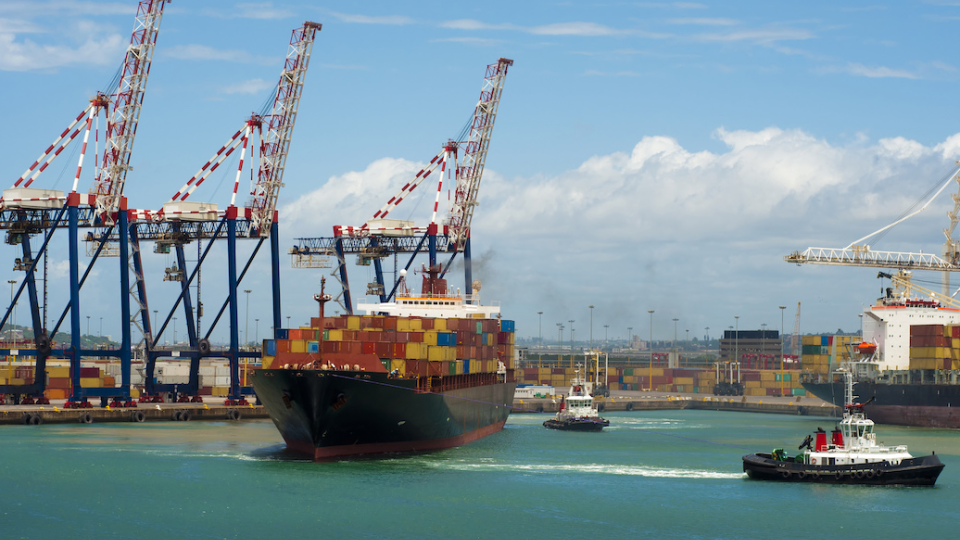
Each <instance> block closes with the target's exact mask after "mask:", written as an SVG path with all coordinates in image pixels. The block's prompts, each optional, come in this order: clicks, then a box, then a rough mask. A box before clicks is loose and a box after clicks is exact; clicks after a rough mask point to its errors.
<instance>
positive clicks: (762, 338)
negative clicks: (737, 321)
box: [757, 323, 767, 369]
mask: <svg viewBox="0 0 960 540" xmlns="http://www.w3.org/2000/svg"><path fill="white" fill-rule="evenodd" d="M766 344H767V323H760V354H766V350H767V348H766ZM757 361H758V362H759V361H760V355H757ZM757 369H763V368H760V367H759V366H758V367H757Z"/></svg>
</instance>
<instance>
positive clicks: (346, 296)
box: [334, 237, 353, 315]
mask: <svg viewBox="0 0 960 540" xmlns="http://www.w3.org/2000/svg"><path fill="white" fill-rule="evenodd" d="M334 247H336V250H337V259H339V261H340V283H341V285H343V309H345V310H346V311H347V315H353V300H352V299H351V298H350V281H349V280H347V264H346V257H344V255H343V238H341V237H337V241H336V243H335V244H334Z"/></svg>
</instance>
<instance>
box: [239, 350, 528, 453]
mask: <svg viewBox="0 0 960 540" xmlns="http://www.w3.org/2000/svg"><path fill="white" fill-rule="evenodd" d="M452 377H457V376H452ZM460 377H463V379H462V380H463V381H464V383H465V384H464V385H463V387H461V388H456V389H451V390H446V391H443V392H426V391H421V390H418V389H417V386H416V385H417V382H416V379H402V378H391V377H389V376H388V374H386V373H371V372H365V371H329V370H295V369H265V370H260V371H258V372H256V374H255V375H254V377H253V387H254V390H255V391H256V393H257V397H258V398H259V399H260V402H261V403H263V405H264V407H265V408H266V410H267V412H268V413H269V415H270V418H271V419H272V420H273V422H274V424H275V425H276V426H277V429H278V430H279V431H280V434H281V436H282V437H283V440H284V441H285V442H286V444H287V448H288V449H290V450H292V451H294V452H296V453H299V454H304V455H308V456H310V457H312V458H313V459H315V460H324V459H335V458H340V457H349V456H360V455H369V454H383V453H394V452H423V451H431V450H439V449H443V448H451V447H455V446H461V445H464V444H467V443H470V442H473V441H475V440H477V439H480V438H482V437H485V436H487V435H491V434H493V433H496V432H498V431H500V430H501V429H503V425H504V423H505V422H506V420H507V417H508V415H509V414H510V408H511V406H512V403H513V394H514V391H515V390H516V386H517V385H516V383H504V382H498V381H497V376H496V374H478V375H474V376H468V375H465V376H460ZM470 377H472V378H470ZM445 379H448V381H449V378H445Z"/></svg>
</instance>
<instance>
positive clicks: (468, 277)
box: [463, 236, 473, 304]
mask: <svg viewBox="0 0 960 540" xmlns="http://www.w3.org/2000/svg"><path fill="white" fill-rule="evenodd" d="M463 279H464V280H465V281H466V283H465V286H464V290H465V291H467V298H471V297H472V296H473V259H472V258H471V256H470V237H469V236H467V238H466V239H465V240H464V242H463ZM467 303H468V304H472V303H473V300H472V299H470V300H467Z"/></svg>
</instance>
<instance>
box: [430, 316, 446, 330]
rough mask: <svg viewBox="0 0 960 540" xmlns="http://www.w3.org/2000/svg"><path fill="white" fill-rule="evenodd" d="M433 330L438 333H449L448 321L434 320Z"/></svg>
mask: <svg viewBox="0 0 960 540" xmlns="http://www.w3.org/2000/svg"><path fill="white" fill-rule="evenodd" d="M433 329H434V330H436V331H437V332H446V331H447V320H446V319H434V320H433Z"/></svg>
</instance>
